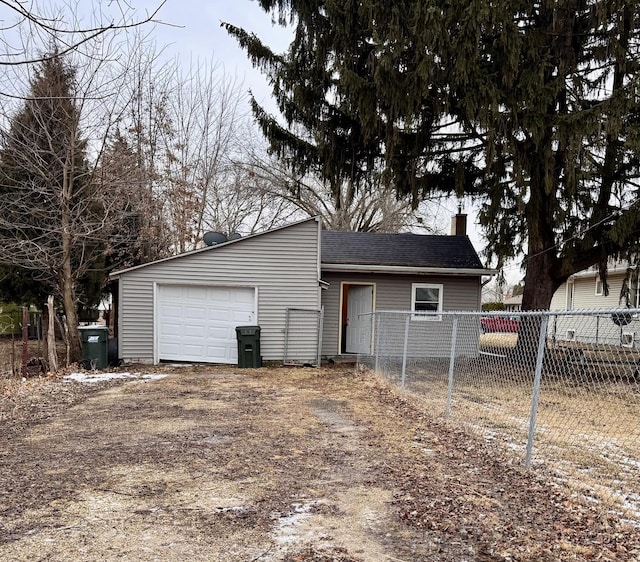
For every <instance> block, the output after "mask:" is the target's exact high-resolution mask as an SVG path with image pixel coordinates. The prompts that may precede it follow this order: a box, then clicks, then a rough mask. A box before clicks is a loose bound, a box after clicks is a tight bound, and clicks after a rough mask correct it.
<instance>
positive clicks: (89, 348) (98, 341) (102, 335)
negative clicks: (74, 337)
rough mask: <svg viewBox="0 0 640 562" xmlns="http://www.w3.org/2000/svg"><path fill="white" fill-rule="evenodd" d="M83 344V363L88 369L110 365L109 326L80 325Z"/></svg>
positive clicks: (104, 367)
mask: <svg viewBox="0 0 640 562" xmlns="http://www.w3.org/2000/svg"><path fill="white" fill-rule="evenodd" d="M78 330H80V342H81V344H82V363H83V364H84V367H85V368H87V369H106V368H107V366H108V365H109V328H107V327H106V326H78Z"/></svg>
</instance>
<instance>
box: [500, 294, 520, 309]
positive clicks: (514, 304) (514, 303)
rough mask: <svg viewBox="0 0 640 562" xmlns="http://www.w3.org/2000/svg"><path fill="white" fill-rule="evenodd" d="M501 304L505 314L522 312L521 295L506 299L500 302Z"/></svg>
mask: <svg viewBox="0 0 640 562" xmlns="http://www.w3.org/2000/svg"><path fill="white" fill-rule="evenodd" d="M502 304H504V309H505V310H506V311H507V312H518V311H519V310H522V295H516V296H515V297H508V298H506V299H504V300H503V301H502Z"/></svg>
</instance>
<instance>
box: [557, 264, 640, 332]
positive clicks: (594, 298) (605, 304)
mask: <svg viewBox="0 0 640 562" xmlns="http://www.w3.org/2000/svg"><path fill="white" fill-rule="evenodd" d="M625 273H626V272H623V271H616V272H611V273H610V274H609V276H608V279H607V280H608V283H609V295H608V296H606V297H605V296H604V295H596V278H597V277H598V273H597V272H594V273H593V275H587V276H577V277H574V280H573V283H574V297H573V306H572V307H571V310H600V309H613V308H620V304H619V299H620V290H621V289H622V283H623V281H624V278H625ZM549 308H550V310H551V311H554V310H569V308H568V306H567V283H563V284H562V285H561V286H560V288H559V289H558V290H557V291H556V293H555V295H554V296H553V299H552V301H551V306H550V307H549ZM637 324H638V323H637V321H634V322H632V323H631V324H630V325H629V326H626V327H624V328H622V329H620V327H618V326H616V325H615V324H614V323H613V322H612V321H611V318H610V315H602V314H601V315H594V316H572V315H568V316H558V317H552V319H551V323H550V326H549V336H550V337H551V338H553V339H554V340H567V339H575V340H577V341H583V342H589V343H598V344H610V345H618V344H620V334H621V332H622V333H631V334H634V339H635V340H637V339H638V338H637V336H638V334H637V333H636V331H637ZM634 326H635V327H634Z"/></svg>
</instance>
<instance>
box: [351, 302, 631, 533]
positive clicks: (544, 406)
mask: <svg viewBox="0 0 640 562" xmlns="http://www.w3.org/2000/svg"><path fill="white" fill-rule="evenodd" d="M371 329H372V333H373V337H372V353H371V355H362V356H360V357H359V362H360V363H361V364H364V365H366V366H368V367H370V368H372V369H375V371H376V372H377V373H379V374H380V375H381V376H383V377H385V378H386V379H388V380H390V381H391V382H393V383H395V384H398V385H399V386H402V387H404V388H405V389H407V390H409V391H411V392H412V393H414V395H415V396H416V397H418V399H419V400H420V402H421V403H422V404H424V406H425V408H426V409H428V410H430V411H431V412H432V413H434V414H442V415H444V416H447V417H449V418H451V419H454V420H459V421H463V422H465V423H467V424H469V425H470V426H471V427H472V428H473V429H474V430H476V431H478V432H480V433H481V434H482V435H483V436H484V437H485V438H486V439H488V440H491V441H495V442H501V443H502V444H503V445H504V446H506V447H508V448H510V449H512V450H514V451H515V452H516V453H517V454H519V455H520V456H521V457H522V459H523V462H524V463H525V464H526V466H527V467H529V466H533V467H539V466H540V467H541V466H546V467H547V468H549V469H551V472H552V473H553V474H555V475H556V476H558V477H560V478H562V480H563V481H564V482H566V483H567V484H568V485H569V486H570V487H571V490H572V491H573V493H575V494H578V495H581V496H583V497H587V498H589V500H590V501H597V502H601V503H603V504H606V505H607V506H609V507H610V508H611V510H612V511H614V512H616V513H618V514H622V515H623V516H624V517H628V518H630V519H632V520H634V521H635V522H636V523H640V470H639V467H640V309H623V310H600V311H566V312H565V311H562V312H523V313H513V312H511V313H491V315H490V316H487V315H486V314H483V313H480V312H468V313H467V312H441V313H438V314H430V313H426V314H425V313H420V314H416V313H411V312H381V311H378V312H375V313H373V314H372V315H371Z"/></svg>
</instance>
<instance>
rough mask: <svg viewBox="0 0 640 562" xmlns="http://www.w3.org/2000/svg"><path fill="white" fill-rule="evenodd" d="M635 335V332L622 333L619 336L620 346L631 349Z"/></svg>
mask: <svg viewBox="0 0 640 562" xmlns="http://www.w3.org/2000/svg"><path fill="white" fill-rule="evenodd" d="M635 340H636V334H635V332H622V335H621V336H620V344H621V345H622V347H629V348H633V346H634V345H635Z"/></svg>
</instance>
